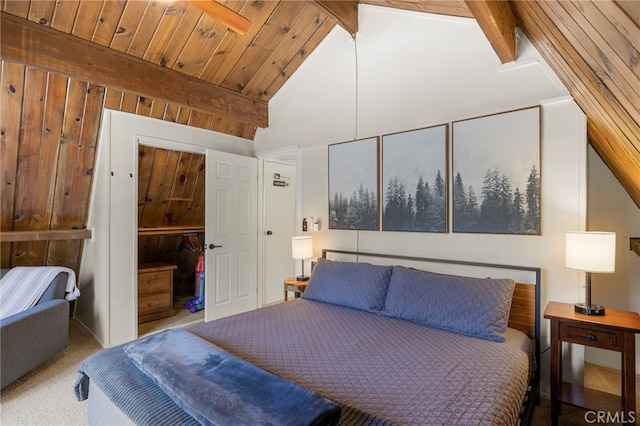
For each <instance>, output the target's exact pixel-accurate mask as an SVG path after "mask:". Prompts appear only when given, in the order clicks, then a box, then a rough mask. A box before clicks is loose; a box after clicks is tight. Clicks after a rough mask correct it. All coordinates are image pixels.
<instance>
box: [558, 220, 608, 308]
mask: <svg viewBox="0 0 640 426" xmlns="http://www.w3.org/2000/svg"><path fill="white" fill-rule="evenodd" d="M565 242H566V246H565V249H566V252H565V265H566V266H567V268H570V269H577V270H579V271H585V272H586V273H587V276H586V279H587V283H586V288H585V293H586V297H585V303H576V304H575V311H576V312H579V313H581V314H585V315H604V306H598V305H593V304H591V273H592V272H600V273H609V272H614V271H615V266H616V233H615V232H567V233H566V240H565Z"/></svg>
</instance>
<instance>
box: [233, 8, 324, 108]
mask: <svg viewBox="0 0 640 426" xmlns="http://www.w3.org/2000/svg"><path fill="white" fill-rule="evenodd" d="M327 17H328V15H327V13H326V12H325V11H324V10H321V9H320V8H317V7H313V6H309V7H307V8H306V9H305V11H304V12H303V13H302V14H301V15H300V18H299V19H297V20H296V22H295V23H294V24H293V26H292V27H291V31H289V36H288V37H287V38H286V39H283V41H282V42H281V43H280V44H278V46H277V47H276V49H275V50H274V51H273V52H272V54H271V56H270V57H269V58H267V60H265V61H264V62H263V64H262V66H261V67H260V68H259V69H258V70H257V71H256V72H255V73H254V75H253V76H252V77H251V79H250V80H249V81H248V82H247V84H246V85H245V87H244V89H243V91H242V93H243V94H245V95H247V96H251V97H252V98H260V99H264V100H266V101H268V100H269V99H270V98H271V96H273V95H274V93H271V94H270V93H267V88H268V87H269V86H270V85H271V83H272V82H273V80H275V79H276V78H277V76H278V75H279V74H280V73H281V72H282V71H283V70H284V68H285V67H286V66H287V65H288V64H289V63H290V62H291V61H292V60H293V58H295V56H296V55H298V53H299V52H300V50H301V49H304V46H305V45H306V43H307V42H308V41H309V39H310V38H311V37H312V36H313V35H314V34H315V33H316V31H317V30H318V28H319V27H320V26H322V24H323V23H324V21H325V20H326V19H327ZM310 23H311V24H310Z"/></svg>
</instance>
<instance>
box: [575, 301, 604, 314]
mask: <svg viewBox="0 0 640 426" xmlns="http://www.w3.org/2000/svg"><path fill="white" fill-rule="evenodd" d="M575 311H576V312H578V313H580V314H583V315H604V306H598V305H587V304H586V303H576V304H575Z"/></svg>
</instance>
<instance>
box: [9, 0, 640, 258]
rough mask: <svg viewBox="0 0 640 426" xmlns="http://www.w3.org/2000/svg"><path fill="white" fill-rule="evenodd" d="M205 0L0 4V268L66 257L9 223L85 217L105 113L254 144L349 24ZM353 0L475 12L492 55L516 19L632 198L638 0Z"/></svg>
mask: <svg viewBox="0 0 640 426" xmlns="http://www.w3.org/2000/svg"><path fill="white" fill-rule="evenodd" d="M208 2H209V0H206V1H200V2H198V1H194V0H190V1H186V0H175V1H161V0H105V1H102V0H34V1H25V0H4V1H0V8H1V10H2V16H1V18H2V20H1V37H0V43H1V44H0V57H1V59H2V76H1V87H2V98H1V99H0V102H1V105H0V106H1V111H0V112H1V114H2V123H1V124H0V125H1V127H2V128H1V134H0V137H1V146H0V148H1V152H0V154H1V161H2V164H1V166H2V167H1V168H2V171H1V173H2V179H3V186H2V192H1V193H0V197H1V200H2V205H1V229H0V230H1V231H2V232H3V234H2V235H3V237H4V238H3V241H4V242H3V243H2V266H9V265H15V264H48V263H58V264H68V265H69V266H72V267H75V266H77V264H78V262H79V253H80V250H81V243H80V241H75V240H62V241H36V242H33V241H19V240H21V238H20V237H16V236H15V235H13V236H10V238H12V239H14V240H15V241H16V242H14V243H13V244H11V243H8V242H7V241H9V239H7V236H8V234H5V233H9V232H14V233H15V232H16V231H29V232H30V231H34V230H58V229H62V230H65V229H82V228H84V227H85V226H86V216H87V211H88V205H87V202H88V201H87V200H88V199H89V191H90V188H91V180H92V171H93V165H94V161H95V158H94V156H95V146H96V143H97V137H98V130H99V126H100V117H101V113H102V110H103V108H109V109H114V110H120V111H125V112H131V113H134V114H139V115H144V116H149V117H154V118H158V119H161V120H167V121H172V122H176V123H181V124H185V125H188V126H194V127H200V128H205V129H210V130H215V131H218V132H222V133H226V134H231V135H236V136H240V137H243V138H247V139H253V138H254V136H255V133H256V129H257V128H258V127H267V126H268V123H269V117H268V102H269V100H270V99H271V98H272V97H273V96H274V95H275V94H276V93H277V92H278V90H279V89H280V88H281V87H282V85H283V84H284V83H285V82H286V81H287V79H288V78H289V77H290V76H291V75H292V74H293V73H294V72H295V71H296V69H298V67H299V66H300V65H301V64H302V63H303V62H304V60H305V59H306V58H307V57H308V56H309V55H310V54H311V52H313V50H314V49H315V48H316V47H317V46H318V44H319V43H320V42H321V41H322V40H323V39H324V38H325V37H326V36H327V35H328V34H329V32H330V31H331V30H333V28H334V27H335V26H336V25H339V26H341V27H342V28H343V29H344V30H345V31H348V32H349V33H351V34H354V33H356V32H357V25H358V16H357V13H358V8H357V2H351V1H320V0H317V1H275V0H266V1H219V2H218V3H220V4H222V5H224V6H225V7H226V9H225V11H224V12H223V13H224V14H226V15H227V17H231V18H234V17H238V15H239V16H240V17H241V18H245V19H246V20H248V21H249V23H250V25H249V27H248V29H244V30H238V29H236V30H231V29H229V25H230V26H232V25H233V24H231V23H229V22H228V21H227V20H225V19H222V17H221V16H218V19H214V18H213V17H212V16H209V15H208V14H207V13H204V12H203V11H202V9H201V8H202V7H204V6H206V3H208ZM198 3H199V4H198ZM360 3H367V4H372V5H379V6H385V7H392V8H398V9H407V10H413V11H417V12H425V13H437V14H446V15H452V16H460V17H467V18H475V19H477V21H478V23H479V24H480V27H481V28H482V30H483V31H484V33H485V35H486V37H487V39H488V40H489V42H490V43H491V45H492V46H493V48H494V50H495V52H496V54H497V55H498V57H499V58H500V59H501V60H502V61H503V62H509V61H511V60H513V59H514V58H515V57H516V55H517V52H516V51H515V36H514V28H515V26H519V27H520V28H521V30H522V31H523V32H524V33H525V34H526V35H527V37H528V38H529V39H530V40H531V41H532V43H533V44H534V45H535V47H536V48H537V49H538V51H539V52H540V53H541V54H542V56H543V57H544V58H545V60H546V61H547V62H548V63H549V65H550V66H551V68H552V69H553V70H554V71H555V72H556V74H557V75H558V77H559V78H560V79H561V80H562V81H563V83H564V84H565V85H566V86H567V88H568V89H569V91H570V92H571V94H572V96H573V97H574V99H575V100H576V102H577V103H578V105H579V106H580V107H581V108H582V109H583V111H584V112H585V114H586V115H587V126H588V137H589V141H590V143H591V144H592V145H593V147H594V148H595V149H596V151H597V152H598V153H599V154H600V156H601V157H602V158H603V160H604V161H605V163H606V164H607V165H608V166H609V168H610V169H611V170H612V172H613V173H614V175H615V176H616V177H617V178H618V180H619V181H620V182H621V184H622V185H623V186H624V188H625V189H626V190H627V192H628V193H629V195H630V196H631V198H632V199H633V200H634V201H635V203H636V204H637V205H638V206H639V207H640V2H638V1H610V0H598V1H576V0H566V1H544V2H533V1H482V0H469V1H466V2H465V1H457V0H452V1H440V0H433V1H396V0H364V1H361V2H360ZM203 5H204V6H203ZM237 31H239V32H244V34H243V35H241V34H239V33H238V32H237ZM245 31H246V32H245ZM407 43H411V40H407ZM10 244H11V245H10Z"/></svg>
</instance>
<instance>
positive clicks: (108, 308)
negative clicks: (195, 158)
mask: <svg viewBox="0 0 640 426" xmlns="http://www.w3.org/2000/svg"><path fill="white" fill-rule="evenodd" d="M139 139H144V140H146V141H153V143H154V144H155V145H158V146H162V147H164V148H167V149H177V150H183V151H192V152H193V151H200V152H204V150H205V149H206V148H210V149H215V150H218V151H222V152H230V153H233V154H239V155H247V156H251V155H252V154H253V143H252V142H251V141H249V140H246V139H242V138H238V137H234V136H230V135H225V134H222V133H218V132H213V131H209V130H202V129H196V128H193V127H188V126H184V125H180V124H175V123H170V122H166V121H162V120H157V119H151V118H148V117H142V116H137V115H133V114H128V113H123V112H119V111H110V110H105V112H104V114H103V117H102V125H101V133H100V139H99V141H98V154H97V157H96V167H95V178H94V187H93V190H92V199H91V202H90V204H89V205H90V210H89V218H88V222H87V227H88V228H90V229H91V230H92V239H91V240H90V241H87V242H85V246H84V250H83V258H82V262H81V269H80V273H79V277H78V286H79V288H80V291H81V292H82V297H81V298H79V299H78V303H77V311H76V319H77V320H78V321H79V322H80V323H81V324H83V325H84V326H85V328H87V330H89V331H90V332H91V333H92V334H93V335H94V337H95V338H96V340H97V341H98V342H99V343H100V344H101V345H102V346H103V347H107V346H113V345H116V344H119V343H123V342H127V341H129V340H132V339H134V338H135V337H137V329H138V327H137V325H138V323H137V317H136V312H137V310H136V305H137V293H136V286H135V281H134V280H135V279H136V278H135V277H136V276H137V253H138V251H137V244H138V235H137V217H138V214H137V213H138V198H137V187H138V180H137V167H138V140H139Z"/></svg>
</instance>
